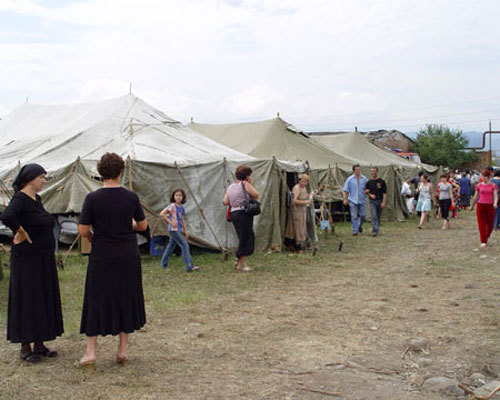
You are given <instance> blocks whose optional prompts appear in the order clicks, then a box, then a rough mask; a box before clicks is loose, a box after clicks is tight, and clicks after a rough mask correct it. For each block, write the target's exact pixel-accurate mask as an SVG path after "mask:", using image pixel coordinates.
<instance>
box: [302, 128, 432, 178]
mask: <svg viewBox="0 0 500 400" xmlns="http://www.w3.org/2000/svg"><path fill="white" fill-rule="evenodd" d="M310 137H311V138H312V139H313V140H314V141H315V142H317V143H319V144H321V145H322V146H324V147H326V148H328V149H330V150H333V149H335V151H337V152H339V153H341V154H342V155H344V156H347V157H349V158H351V159H353V160H357V161H358V162H359V163H360V164H364V163H369V164H370V165H374V166H377V167H379V168H380V167H387V166H395V167H397V168H399V170H400V171H401V173H402V175H403V177H404V178H405V179H408V178H412V177H414V176H416V175H417V173H418V171H419V170H423V171H425V172H427V173H428V174H430V175H433V174H435V173H436V171H438V167H435V166H433V165H429V164H424V163H416V162H414V161H411V160H407V159H405V158H403V157H400V156H398V155H397V154H395V153H393V152H391V151H389V150H383V149H381V148H380V147H378V146H375V145H374V144H373V143H371V142H370V141H369V140H368V139H367V138H365V137H364V136H363V135H362V134H360V133H359V132H348V133H339V134H321V135H314V134H311V136H310Z"/></svg>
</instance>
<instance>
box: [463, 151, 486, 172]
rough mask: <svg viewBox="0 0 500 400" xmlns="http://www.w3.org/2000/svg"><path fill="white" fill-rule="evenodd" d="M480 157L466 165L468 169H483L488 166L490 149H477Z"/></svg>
mask: <svg viewBox="0 0 500 400" xmlns="http://www.w3.org/2000/svg"><path fill="white" fill-rule="evenodd" d="M476 154H477V155H478V157H479V159H478V160H477V161H476V162H474V163H471V164H468V165H467V166H466V169H472V170H476V171H482V170H484V169H485V168H486V167H487V166H489V165H490V152H489V151H476Z"/></svg>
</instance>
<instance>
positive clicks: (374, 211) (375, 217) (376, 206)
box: [370, 199, 382, 233]
mask: <svg viewBox="0 0 500 400" xmlns="http://www.w3.org/2000/svg"><path fill="white" fill-rule="evenodd" d="M370 214H371V216H372V232H373V233H378V226H379V224H380V216H381V215H382V200H371V199H370Z"/></svg>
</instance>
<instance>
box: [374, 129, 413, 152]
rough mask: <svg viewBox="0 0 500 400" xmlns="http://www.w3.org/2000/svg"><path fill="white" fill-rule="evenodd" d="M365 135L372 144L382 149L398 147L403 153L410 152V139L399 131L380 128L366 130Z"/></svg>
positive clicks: (411, 143)
mask: <svg viewBox="0 0 500 400" xmlns="http://www.w3.org/2000/svg"><path fill="white" fill-rule="evenodd" d="M365 135H366V137H367V138H368V139H369V140H370V141H371V142H372V143H373V144H375V145H377V146H379V147H381V148H383V149H389V150H393V149H400V150H402V151H403V152H405V153H409V152H411V147H412V145H413V142H412V140H411V139H410V138H408V137H407V136H405V135H404V134H403V133H401V132H399V131H396V130H391V131H385V130H380V131H374V132H367V133H365Z"/></svg>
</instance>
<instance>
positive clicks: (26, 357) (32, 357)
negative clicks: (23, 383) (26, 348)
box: [20, 351, 42, 364]
mask: <svg viewBox="0 0 500 400" xmlns="http://www.w3.org/2000/svg"><path fill="white" fill-rule="evenodd" d="M20 357H21V360H23V361H26V362H29V363H32V364H36V363H38V362H40V360H41V359H42V357H41V356H40V354H36V353H33V352H31V351H30V352H29V353H21V354H20Z"/></svg>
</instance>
